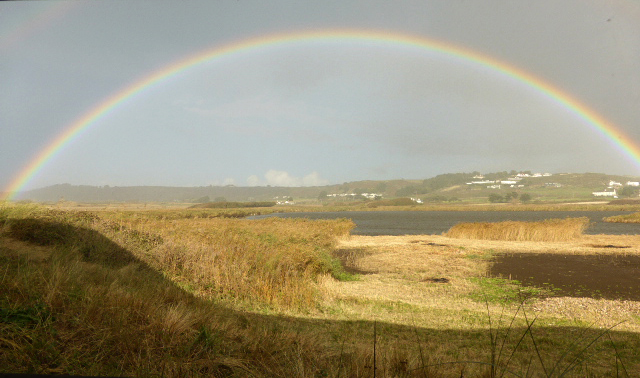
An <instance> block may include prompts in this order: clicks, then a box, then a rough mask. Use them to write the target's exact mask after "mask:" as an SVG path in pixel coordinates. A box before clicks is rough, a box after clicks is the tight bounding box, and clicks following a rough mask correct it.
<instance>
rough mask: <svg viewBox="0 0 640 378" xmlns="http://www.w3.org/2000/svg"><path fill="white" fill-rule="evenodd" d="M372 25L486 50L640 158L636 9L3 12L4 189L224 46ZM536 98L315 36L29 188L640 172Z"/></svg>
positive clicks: (506, 1)
mask: <svg viewBox="0 0 640 378" xmlns="http://www.w3.org/2000/svg"><path fill="white" fill-rule="evenodd" d="M344 28H349V29H359V30H373V31H379V32H392V33H399V34H405V35H412V36H418V37H425V38H428V39H430V40H436V41H440V42H443V43H446V44H450V45H453V46H457V47H459V48H463V49H469V50H471V51H475V52H477V53H479V54H482V55H485V56H488V57H491V58H492V59H495V60H498V61H501V62H504V63H506V64H508V65H510V66H513V67H517V68H518V69H520V70H523V71H526V72H528V73H530V74H532V75H534V76H535V77H538V78H539V79H541V80H543V81H545V82H546V83H548V84H551V85H552V86H554V87H555V88H557V89H559V90H561V91H563V92H564V93H566V94H568V95H569V96H571V97H572V98H573V99H575V100H576V101H579V102H580V103H582V104H583V105H585V106H586V107H587V108H589V109H591V110H592V111H594V112H596V113H597V114H599V115H600V116H602V117H603V118H604V119H606V120H607V121H609V122H611V123H612V124H615V125H617V126H618V127H619V128H620V129H621V130H623V131H624V132H625V133H626V134H627V135H628V136H630V137H631V138H632V139H634V140H635V141H636V143H640V2H638V1H637V0H576V1H571V0H562V1H559V0H536V1H529V0H527V1H524V0H522V1H515V0H495V1H494V0H419V1H389V0H384V1H350V0H339V1H300V0H295V1H293V0H292V1H262V0H260V1H246V0H218V1H209V0H207V1H196V0H190V1H158V0H153V1H135V0H126V1H125V0H122V1H101V0H91V1H83V0H74V1H71V2H58V1H15V2H1V3H0V157H1V159H2V164H0V191H1V189H2V188H6V187H7V186H8V185H9V184H10V182H11V181H12V180H13V179H15V177H17V175H18V174H19V173H20V172H21V171H23V170H24V169H25V168H26V167H27V166H28V164H29V163H30V162H31V161H32V160H33V159H34V158H35V157H36V156H37V155H38V153H39V152H40V151H42V150H43V149H44V148H46V147H47V146H48V145H49V144H50V143H51V142H52V141H53V140H54V139H55V138H56V136H58V135H60V134H61V133H62V132H63V131H64V130H65V129H67V128H68V127H69V126H70V125H72V124H73V122H74V121H75V120H77V119H78V118H79V117H81V116H82V115H83V114H85V113H86V112H87V111H90V110H91V109H93V108H94V107H96V106H98V105H99V104H101V103H103V102H104V101H105V100H106V99H107V98H109V97H110V96H112V95H114V94H116V93H118V92H119V91H121V90H123V89H124V88H126V87H127V86H128V85H130V84H131V83H133V82H135V81H137V80H141V79H142V78H144V77H145V76H147V75H150V74H151V73H153V72H155V71H157V70H159V69H161V68H162V67H165V66H167V65H169V64H172V63H175V62H177V61H180V60H181V59H184V58H186V57H188V56H191V55H194V54H197V53H198V52H201V51H205V50H207V49H214V48H216V47H218V46H220V47H221V46H224V45H228V44H231V43H235V42H240V41H242V40H245V39H250V38H255V37H259V36H264V35H270V34H274V33H291V34H295V33H299V32H302V31H310V30H331V29H344ZM606 139H607V138H604V137H603V136H602V135H601V134H599V133H597V132H596V131H594V129H593V128H592V127H590V126H589V125H588V124H587V123H586V122H585V121H584V120H583V119H581V118H580V117H577V116H576V115H575V114H573V113H571V112H570V111H568V110H567V109H566V107H563V106H562V105H559V104H558V103H557V101H554V100H553V99H552V98H551V97H549V96H548V95H546V94H545V93H542V92H540V91H537V90H535V89H534V88H532V87H530V86H527V85H525V84H524V83H521V82H517V81H514V80H511V79H508V77H506V76H504V75H501V74H500V73H499V72H497V71H492V70H490V69H486V67H480V66H478V65H477V64H474V63H473V62H469V61H465V60H463V59H456V58H455V57H452V56H449V55H447V54H442V53H438V52H435V51H428V50H424V49H422V50H421V49H412V48H409V47H406V46H405V47H401V46H398V47H397V48H391V47H389V45H384V44H376V43H356V42H353V41H351V42H349V41H344V40H343V41H341V40H332V41H326V42H325V43H320V44H319V43H313V42H305V41H300V42H297V43H293V44H287V45H284V46H274V47H266V48H263V49H258V50H252V51H247V52H244V53H239V54H230V55H227V56H225V57H223V58H222V59H218V60H215V61H213V62H210V63H206V64H202V65H198V66H195V67H192V68H191V69H188V70H186V71H184V72H182V73H181V74H180V75H178V76H176V77H173V78H171V79H169V80H166V81H164V82H162V83H161V84H160V85H158V86H155V87H154V88H152V89H150V90H147V91H143V92H142V93H140V95H138V96H136V97H135V98H133V99H132V100H131V101H128V102H127V103H125V104H123V105H122V106H119V107H117V108H115V109H114V110H113V111H112V112H111V113H109V114H108V115H107V116H105V117H103V118H102V119H100V120H99V121H97V122H96V123H95V124H94V125H92V126H91V127H90V128H88V129H87V130H86V131H85V132H84V133H82V134H81V135H79V137H78V138H77V139H75V140H74V141H72V142H71V143H68V144H67V145H66V146H65V147H64V148H63V149H62V150H61V151H60V153H59V154H57V155H56V156H55V157H54V158H52V159H51V160H50V161H48V163H47V164H46V165H45V166H44V167H43V169H42V170H41V171H40V173H39V174H38V175H37V176H35V177H34V178H33V179H32V180H31V181H29V183H28V184H27V186H26V189H32V188H38V187H43V186H47V185H52V184H60V183H71V184H86V185H111V186H129V185H171V186H204V185H226V184H235V185H238V186H245V185H323V184H332V183H342V182H345V181H355V180H364V179H374V180H384V179H397V178H405V179H424V178H428V177H432V176H435V175H437V174H441V173H453V172H471V171H480V172H493V171H502V170H512V169H514V170H532V171H535V172H551V173H558V172H602V173H611V174H627V175H640V171H639V168H638V167H639V165H638V163H637V162H634V161H633V160H632V159H630V158H629V157H628V156H627V155H625V154H624V153H622V152H621V150H620V148H617V147H616V146H615V145H614V144H612V143H611V141H609V140H606Z"/></svg>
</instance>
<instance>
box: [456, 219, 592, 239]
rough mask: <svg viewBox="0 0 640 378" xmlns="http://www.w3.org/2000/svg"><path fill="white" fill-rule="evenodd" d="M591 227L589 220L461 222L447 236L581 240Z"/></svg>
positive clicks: (462, 237)
mask: <svg viewBox="0 0 640 378" xmlns="http://www.w3.org/2000/svg"><path fill="white" fill-rule="evenodd" d="M588 226H589V218H587V217H580V218H566V219H547V220H544V221H540V222H515V221H506V222H496V223H488V222H477V223H459V224H457V225H455V226H453V227H451V228H450V229H449V231H447V233H446V234H445V235H446V236H448V237H451V238H458V239H481V240H508V241H544V242H560V241H569V240H574V239H577V238H579V237H580V236H582V234H583V232H584V230H585V229H586V228H587V227H588Z"/></svg>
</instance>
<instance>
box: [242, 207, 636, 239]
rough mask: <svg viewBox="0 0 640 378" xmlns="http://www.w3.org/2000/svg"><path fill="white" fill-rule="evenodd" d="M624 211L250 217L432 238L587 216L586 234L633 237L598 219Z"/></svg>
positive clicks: (624, 226) (626, 226)
mask: <svg viewBox="0 0 640 378" xmlns="http://www.w3.org/2000/svg"><path fill="white" fill-rule="evenodd" d="M629 213H630V212H628V211H348V212H327V213H283V214H269V215H260V216H254V217H250V219H262V218H267V217H274V216H276V217H283V218H309V219H336V218H348V219H351V220H352V221H353V222H354V223H355V224H356V228H355V229H354V230H353V231H352V232H351V234H353V235H371V236H373V235H433V234H441V233H443V232H446V231H447V230H449V228H451V227H452V226H453V225H455V224H457V223H460V222H502V221H507V220H510V221H540V220H544V219H552V218H567V217H570V218H577V217H588V218H589V219H590V220H591V225H590V226H589V228H588V229H587V230H586V231H585V233H586V234H610V235H635V234H640V224H633V223H606V222H603V221H602V218H605V217H610V216H614V215H621V214H629Z"/></svg>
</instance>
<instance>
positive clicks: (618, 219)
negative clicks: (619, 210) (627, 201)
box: [603, 213, 640, 223]
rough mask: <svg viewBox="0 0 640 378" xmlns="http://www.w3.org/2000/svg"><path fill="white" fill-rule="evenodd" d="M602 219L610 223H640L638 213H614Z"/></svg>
mask: <svg viewBox="0 0 640 378" xmlns="http://www.w3.org/2000/svg"><path fill="white" fill-rule="evenodd" d="M603 220H604V221H605V222H610V223H640V213H633V214H625V215H616V216H613V217H606V218H604V219H603Z"/></svg>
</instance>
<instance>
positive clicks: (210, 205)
mask: <svg viewBox="0 0 640 378" xmlns="http://www.w3.org/2000/svg"><path fill="white" fill-rule="evenodd" d="M275 205H276V203H275V202H227V201H220V202H207V203H199V204H197V205H193V206H191V207H190V208H192V209H196V208H197V209H237V208H244V207H272V206H275Z"/></svg>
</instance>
